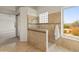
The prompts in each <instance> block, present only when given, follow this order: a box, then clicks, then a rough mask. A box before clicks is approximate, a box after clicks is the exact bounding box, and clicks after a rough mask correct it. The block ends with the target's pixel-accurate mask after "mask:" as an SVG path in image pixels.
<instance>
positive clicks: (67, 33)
mask: <svg viewBox="0 0 79 59" xmlns="http://www.w3.org/2000/svg"><path fill="white" fill-rule="evenodd" d="M62 20H64V22H63V36H64V37H67V38H70V39H79V7H71V8H65V9H64V10H63V19H62Z"/></svg>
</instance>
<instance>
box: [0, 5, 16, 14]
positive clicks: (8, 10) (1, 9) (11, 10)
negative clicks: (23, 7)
mask: <svg viewBox="0 0 79 59" xmlns="http://www.w3.org/2000/svg"><path fill="white" fill-rule="evenodd" d="M0 13H5V14H15V13H16V7H15V6H0Z"/></svg>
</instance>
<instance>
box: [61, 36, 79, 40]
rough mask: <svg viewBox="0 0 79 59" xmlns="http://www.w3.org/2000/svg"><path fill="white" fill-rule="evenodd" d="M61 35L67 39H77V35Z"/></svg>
mask: <svg viewBox="0 0 79 59" xmlns="http://www.w3.org/2000/svg"><path fill="white" fill-rule="evenodd" d="M62 37H63V38H65V39H68V40H75V41H79V36H67V35H63V36H62Z"/></svg>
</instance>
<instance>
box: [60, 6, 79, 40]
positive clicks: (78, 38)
mask: <svg viewBox="0 0 79 59" xmlns="http://www.w3.org/2000/svg"><path fill="white" fill-rule="evenodd" d="M67 8H73V7H65V8H61V37H62V38H65V39H69V40H76V41H79V36H66V35H64V26H63V25H64V9H67Z"/></svg>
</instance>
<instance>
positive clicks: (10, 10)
mask: <svg viewBox="0 0 79 59" xmlns="http://www.w3.org/2000/svg"><path fill="white" fill-rule="evenodd" d="M28 7H31V8H34V9H36V10H37V11H38V13H43V12H47V11H48V12H49V13H51V12H52V13H54V12H58V11H60V10H61V8H63V7H62V6H28ZM17 8H18V6H0V13H5V14H16V9H17Z"/></svg>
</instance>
